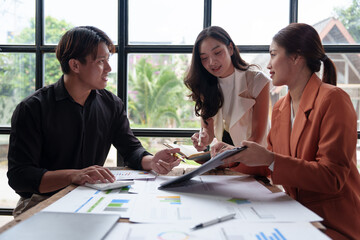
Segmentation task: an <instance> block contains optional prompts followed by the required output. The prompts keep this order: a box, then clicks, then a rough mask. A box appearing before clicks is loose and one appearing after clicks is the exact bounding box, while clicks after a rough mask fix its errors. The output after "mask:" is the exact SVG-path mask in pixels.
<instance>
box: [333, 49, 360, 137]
mask: <svg viewBox="0 0 360 240" xmlns="http://www.w3.org/2000/svg"><path fill="white" fill-rule="evenodd" d="M328 56H329V58H331V60H333V62H334V63H335V66H336V70H337V85H338V86H339V87H341V88H342V89H344V90H345V91H346V92H347V93H348V94H349V95H350V98H351V101H352V103H353V105H354V108H355V110H356V113H357V116H358V119H360V54H357V53H354V54H349V53H347V54H341V53H329V54H328ZM359 129H360V123H359V121H358V130H359Z"/></svg>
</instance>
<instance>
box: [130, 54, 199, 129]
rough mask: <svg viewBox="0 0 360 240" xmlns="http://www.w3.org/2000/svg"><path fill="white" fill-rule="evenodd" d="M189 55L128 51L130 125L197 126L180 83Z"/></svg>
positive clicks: (186, 90)
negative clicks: (131, 52) (133, 52)
mask: <svg viewBox="0 0 360 240" xmlns="http://www.w3.org/2000/svg"><path fill="white" fill-rule="evenodd" d="M190 59H191V55H190V54H173V55H170V54H154V55H145V54H144V55H140V54H136V55H135V54H131V55H129V71H128V73H129V75H128V116H129V119H130V122H131V126H132V127H135V128H136V127H139V128H154V127H155V128H194V127H199V126H200V125H199V124H200V122H199V120H198V118H197V117H195V115H194V104H193V102H192V101H190V100H189V99H188V97H187V95H189V93H190V92H189V90H188V89H187V88H186V87H185V85H184V83H183V79H184V74H185V71H186V69H187V67H188V65H189V64H190Z"/></svg>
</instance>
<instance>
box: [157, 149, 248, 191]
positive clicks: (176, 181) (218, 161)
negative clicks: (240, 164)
mask: <svg viewBox="0 0 360 240" xmlns="http://www.w3.org/2000/svg"><path fill="white" fill-rule="evenodd" d="M244 149H246V146H244V147H237V148H233V149H229V150H226V151H225V152H222V153H220V154H218V155H216V156H215V157H213V158H211V159H210V160H209V161H207V162H206V163H204V164H203V165H201V166H200V167H198V168H197V169H195V170H194V171H192V172H189V173H187V174H184V175H182V176H179V177H176V178H173V179H171V180H169V181H166V182H163V183H161V184H160V186H159V188H158V189H163V188H170V187H176V186H179V185H181V183H184V182H186V181H188V180H190V179H191V178H193V177H195V176H198V175H201V174H203V173H205V172H207V171H210V170H211V169H214V168H216V167H218V166H220V165H222V164H224V162H223V160H224V159H225V158H227V157H229V156H231V155H234V154H236V153H238V152H241V151H242V150H244Z"/></svg>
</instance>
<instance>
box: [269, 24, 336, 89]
mask: <svg viewBox="0 0 360 240" xmlns="http://www.w3.org/2000/svg"><path fill="white" fill-rule="evenodd" d="M273 41H274V42H276V43H277V44H278V45H279V46H281V47H283V48H285V50H286V53H287V54H289V55H290V54H299V55H301V56H303V57H304V58H305V60H306V64H307V66H308V68H309V69H310V70H311V72H312V73H315V72H319V71H320V67H321V62H323V64H324V73H323V77H322V81H323V82H324V83H328V84H332V85H336V68H335V65H334V63H333V61H331V59H330V58H328V57H327V55H326V54H325V50H324V47H323V45H322V44H321V40H320V37H319V34H318V33H317V32H316V30H315V29H314V28H313V27H312V26H310V25H307V24H304V23H291V24H289V25H288V26H287V27H285V28H283V29H281V30H280V31H279V32H278V33H277V34H276V35H275V36H274V37H273Z"/></svg>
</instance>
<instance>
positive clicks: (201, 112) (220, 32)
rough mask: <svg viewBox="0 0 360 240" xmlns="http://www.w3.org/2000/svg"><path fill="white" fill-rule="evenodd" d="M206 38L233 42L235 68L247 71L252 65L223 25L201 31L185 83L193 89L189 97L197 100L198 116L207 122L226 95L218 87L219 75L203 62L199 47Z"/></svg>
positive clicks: (227, 42) (227, 44) (226, 43)
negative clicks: (241, 54)
mask: <svg viewBox="0 0 360 240" xmlns="http://www.w3.org/2000/svg"><path fill="white" fill-rule="evenodd" d="M206 38H213V39H215V40H217V41H220V42H222V43H224V44H225V45H226V46H229V45H230V44H232V46H233V49H234V51H233V52H234V53H233V55H232V56H231V62H232V64H233V65H234V67H235V68H237V69H239V70H243V71H245V70H247V69H249V67H250V66H251V65H249V64H248V63H247V62H245V61H244V60H243V59H242V58H241V57H240V53H239V50H238V48H237V47H236V45H235V44H234V42H233V41H232V40H231V38H230V36H229V34H228V33H227V32H226V31H225V30H224V29H222V28H221V27H217V26H211V27H208V28H205V29H204V30H202V31H201V32H200V33H199V35H198V37H197V39H196V41H195V45H194V48H193V52H192V60H191V65H190V69H189V71H188V73H187V75H186V77H185V79H184V83H185V85H186V87H187V88H189V89H190V90H191V94H190V95H189V97H190V98H191V99H192V100H193V101H194V102H195V114H196V116H201V117H202V119H204V121H205V123H206V120H207V119H208V118H210V117H213V116H215V115H216V113H217V112H218V110H219V108H221V107H222V105H223V102H224V97H223V96H222V94H221V91H220V89H219V87H218V79H217V77H216V76H214V75H212V74H210V73H209V72H208V71H207V70H206V69H205V68H204V66H203V65H202V63H201V59H200V52H199V48H200V44H201V43H202V41H203V40H204V39H206Z"/></svg>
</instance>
